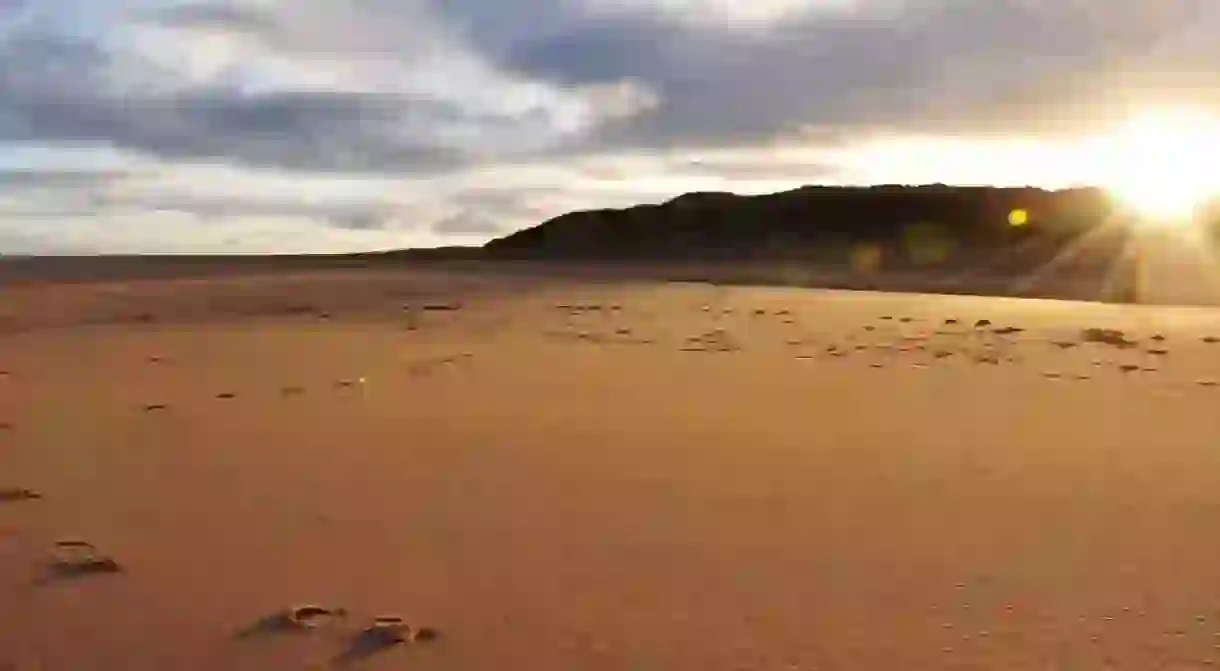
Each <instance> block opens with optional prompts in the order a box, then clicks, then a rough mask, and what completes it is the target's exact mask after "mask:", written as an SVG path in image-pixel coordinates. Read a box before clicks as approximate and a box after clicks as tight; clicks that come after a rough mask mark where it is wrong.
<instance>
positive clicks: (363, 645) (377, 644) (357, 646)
mask: <svg viewBox="0 0 1220 671" xmlns="http://www.w3.org/2000/svg"><path fill="white" fill-rule="evenodd" d="M439 636H440V634H439V632H437V630H436V629H433V628H432V627H413V626H411V625H409V624H407V622H406V621H405V620H404V619H403V618H401V617H399V616H397V615H383V616H380V617H378V618H376V619H374V620H373V622H372V623H371V624H370V625H369V626H367V627H365V628H364V629H363V630H361V631H360V633H359V634H357V635H356V637H355V638H353V639H352V641H351V643H350V644H349V645H348V647H347V649H346V650H344V651H343V652H342V653H341V654H340V655H339V656H338V657H336V658H335V659H334V660H333V661H332V663H333V664H334V665H335V666H346V665H348V664H352V663H356V662H359V661H360V660H363V659H365V658H368V657H372V656H373V655H376V654H378V653H380V652H383V651H385V650H389V649H391V648H395V647H398V646H403V645H411V644H416V643H426V642H429V641H435V640H436V639H437V638H438V637H439Z"/></svg>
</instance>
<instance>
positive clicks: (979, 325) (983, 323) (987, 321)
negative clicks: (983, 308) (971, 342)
mask: <svg viewBox="0 0 1220 671" xmlns="http://www.w3.org/2000/svg"><path fill="white" fill-rule="evenodd" d="M984 326H991V320H990V319H980V320H978V321H976V322H974V328H976V329H981V328H983V327H984Z"/></svg>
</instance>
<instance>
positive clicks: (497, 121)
mask: <svg viewBox="0 0 1220 671" xmlns="http://www.w3.org/2000/svg"><path fill="white" fill-rule="evenodd" d="M1217 35H1220V2H1216V0H749V1H748V2H747V1H744V0H228V1H225V2H211V1H209V0H201V1H199V2H181V1H173V2H171V1H170V0H0V252H7V253H25V252H52V251H69V252H94V251H96V252H187V251H199V252H214V251H231V252H266V251H281V252H326V251H349V250H356V249H370V248H389V247H404V246H431V245H437V244H473V243H481V242H483V241H485V240H487V239H488V238H490V237H492V236H495V235H499V234H503V233H505V232H509V231H511V230H514V229H517V228H521V227H523V226H528V225H532V224H535V223H538V222H540V221H542V220H544V219H546V218H548V217H550V216H554V215H557V214H560V213H562V212H565V211H568V210H572V209H580V208H588V207H605V206H623V205H628V204H633V203H638V202H658V201H661V200H665V199H668V198H670V197H672V196H675V195H678V194H680V193H682V192H684V191H689V190H730V191H736V192H739V193H757V192H767V191H775V190H780V189H785V188H791V187H795V186H799V185H802V184H806V183H839V182H933V181H943V182H1000V183H1026V182H1028V183H1034V184H1045V185H1048V186H1057V185H1061V184H1065V183H1071V182H1073V181H1087V180H1088V179H1089V175H1087V174H1084V175H1081V174H1074V173H1073V171H1072V170H1069V169H1065V168H1064V165H1067V164H1069V163H1070V162H1065V161H1060V160H1057V158H1056V157H1058V156H1061V155H1062V152H1063V147H1064V146H1067V145H1065V144H1063V143H1070V142H1071V141H1072V140H1073V139H1075V138H1079V137H1081V136H1084V135H1088V134H1091V133H1096V132H1099V131H1100V130H1102V129H1104V128H1105V127H1106V126H1107V125H1109V124H1113V123H1116V120H1118V119H1121V118H1122V117H1123V116H1124V115H1126V114H1128V113H1129V112H1130V110H1131V109H1133V108H1138V107H1140V106H1143V105H1149V104H1156V105H1164V104H1175V105H1176V104H1182V105H1191V106H1196V107H1201V108H1204V109H1220V40H1217V39H1215V36H1217ZM1057 152H1058V153H1057Z"/></svg>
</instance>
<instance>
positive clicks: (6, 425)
mask: <svg viewBox="0 0 1220 671" xmlns="http://www.w3.org/2000/svg"><path fill="white" fill-rule="evenodd" d="M12 430H13V425H12V423H11V422H0V431H12Z"/></svg>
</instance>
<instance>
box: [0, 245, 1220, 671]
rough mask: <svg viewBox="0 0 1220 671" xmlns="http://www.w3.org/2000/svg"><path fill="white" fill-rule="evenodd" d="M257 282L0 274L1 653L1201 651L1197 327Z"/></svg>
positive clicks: (399, 657)
mask: <svg viewBox="0 0 1220 671" xmlns="http://www.w3.org/2000/svg"><path fill="white" fill-rule="evenodd" d="M272 270H274V272H272V271H268V272H264V273H248V272H242V273H227V272H217V273H205V274H201V275H198V276H186V277H184V276H174V277H168V276H161V275H158V276H156V277H143V278H140V277H137V278H126V279H124V278H123V277H121V276H119V275H121V274H119V275H108V276H107V277H102V278H91V279H89V280H88V281H75V280H74V281H71V282H69V281H58V280H56V281H45V282H33V281H31V282H22V283H16V284H14V285H12V286H9V287H8V288H6V289H4V299H5V300H4V303H3V307H2V308H0V310H2V311H3V313H4V317H5V319H4V320H3V323H4V325H5V328H4V329H3V331H2V332H0V368H2V369H3V370H4V371H5V374H4V375H2V376H0V426H3V427H4V430H0V490H2V491H3V492H4V495H3V496H0V668H13V669H44V670H58V669H64V670H74V671H75V670H83V669H123V670H125V671H143V670H149V671H151V670H153V669H226V670H243V669H249V670H255V669H259V670H262V669H294V668H360V669H400V668H427V669H435V670H438V671H443V670H446V669H452V670H458V669H463V670H466V669H469V670H474V669H536V670H538V671H551V670H553V671H561V670H562V671H569V670H571V669H582V670H593V671H596V670H602V669H604V670H607V671H608V670H610V669H615V670H618V671H621V670H623V669H633V670H658V671H660V670H666V671H669V670H683V669H690V670H695V669H698V670H700V671H703V670H707V669H725V670H726V671H727V670H735V669H783V670H798V669H799V670H802V671H810V670H814V669H818V670H826V669H942V668H943V669H949V668H967V667H969V668H996V669H999V668H1006V669H1023V668H1031V669H1032V668H1098V669H1101V668H1124V669H1154V668H1204V667H1206V666H1209V665H1214V664H1215V663H1216V661H1217V660H1218V659H1220V609H1218V608H1217V605H1216V599H1215V595H1216V593H1217V591H1218V590H1220V568H1218V566H1220V565H1218V564H1217V562H1216V552H1217V540H1216V536H1215V535H1214V530H1215V522H1216V519H1217V515H1218V514H1220V451H1217V450H1218V445H1217V439H1218V438H1220V420H1218V419H1217V415H1216V413H1215V407H1216V404H1217V402H1218V401H1220V396H1218V395H1217V394H1220V388H1218V387H1217V386H1216V382H1215V380H1216V379H1218V378H1220V344H1217V343H1220V312H1216V311H1214V310H1209V309H1205V308H1177V307H1168V306H1146V305H1145V306H1130V305H1115V304H1101V303H1087V302H1074V301H1063V300H1035V299H1016V298H988V297H971V296H948V295H932V294H887V293H877V292H866V291H860V292H848V291H836V290H817V289H800V288H784V287H779V288H764V287H750V286H719V285H716V284H711V283H699V282H661V281H655V280H652V279H649V278H648V277H645V276H636V277H630V276H619V277H612V276H609V274H606V275H602V276H590V275H588V274H585V275H582V274H580V273H568V274H565V273H563V272H554V273H533V272H500V271H491V270H487V271H482V270H479V269H478V266H477V264H473V265H469V266H454V267H445V266H442V265H437V266H426V267H425V266H419V267H405V268H402V267H400V268H388V267H376V268H370V267H353V268H344V269H341V270H332V271H326V272H322V271H318V270H314V269H309V268H290V269H284V270H275V269H272ZM188 275H190V273H188Z"/></svg>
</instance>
